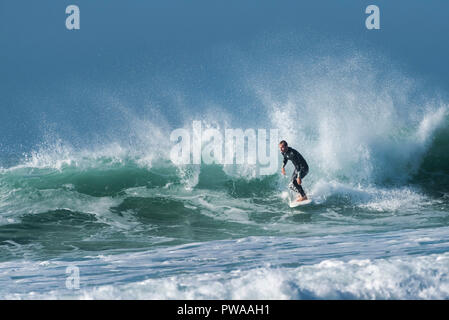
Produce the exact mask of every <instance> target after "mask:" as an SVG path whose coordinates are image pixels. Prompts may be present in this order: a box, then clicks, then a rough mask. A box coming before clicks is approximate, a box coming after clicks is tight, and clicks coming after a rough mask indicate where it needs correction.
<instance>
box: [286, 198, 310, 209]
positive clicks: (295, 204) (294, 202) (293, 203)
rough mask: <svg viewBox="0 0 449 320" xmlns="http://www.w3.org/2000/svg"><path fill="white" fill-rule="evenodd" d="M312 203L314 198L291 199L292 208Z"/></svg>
mask: <svg viewBox="0 0 449 320" xmlns="http://www.w3.org/2000/svg"><path fill="white" fill-rule="evenodd" d="M310 203H312V199H310V198H309V199H307V200H304V201H290V208H295V207H299V206H304V205H306V204H310Z"/></svg>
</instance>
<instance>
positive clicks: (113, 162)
mask: <svg viewBox="0 0 449 320" xmlns="http://www.w3.org/2000/svg"><path fill="white" fill-rule="evenodd" d="M258 59H259V57H257V56H255V57H251V61H252V63H254V64H255V65H259V61H258ZM260 59H262V58H260ZM263 59H264V61H265V64H266V65H270V66H273V67H272V68H269V70H268V69H263V70H253V72H250V74H249V75H248V72H247V71H245V72H243V71H242V70H243V69H242V64H243V65H245V64H246V63H245V62H242V58H241V57H240V59H239V60H238V61H237V60H236V61H237V62H233V63H231V67H230V70H231V71H230V73H232V74H233V77H234V78H233V79H234V81H235V82H236V83H238V85H239V86H240V90H243V91H245V97H246V99H247V100H248V101H251V103H252V105H257V108H256V107H254V108H253V107H248V108H247V109H244V108H243V109H242V108H240V107H239V105H238V104H236V105H232V104H231V105H227V104H226V102H227V101H219V102H217V103H206V102H203V105H206V104H207V105H208V106H207V107H204V108H199V109H195V108H194V107H191V108H189V106H186V105H185V103H186V102H185V101H184V100H183V99H182V97H180V93H179V92H176V93H175V94H173V95H174V97H172V100H170V101H172V103H173V105H172V108H171V109H169V110H168V111H167V112H166V113H164V112H163V111H161V110H160V108H158V107H155V106H152V105H150V106H146V107H145V108H143V111H142V110H140V111H136V110H135V109H133V107H129V108H128V107H127V106H126V103H125V102H123V101H120V99H118V98H117V97H114V96H113V97H111V98H107V99H106V100H105V101H104V103H98V102H97V104H98V105H94V106H92V108H93V109H95V108H98V110H101V109H102V108H103V109H104V108H107V110H108V114H107V115H105V118H107V119H106V120H104V121H105V122H103V123H97V124H95V125H92V126H90V127H87V128H86V127H85V126H80V127H79V128H77V127H76V125H72V126H71V128H70V130H69V129H68V124H67V123H66V122H64V120H63V119H61V118H59V117H60V116H58V115H54V118H53V119H52V118H51V115H50V116H49V118H50V119H48V118H47V120H46V122H45V123H44V128H43V129H42V132H43V134H42V139H41V141H40V142H39V143H37V144H36V145H34V146H33V147H32V148H31V149H30V150H27V151H26V152H25V153H24V154H23V150H22V149H21V148H18V149H17V150H15V151H14V146H13V145H10V146H7V148H6V149H8V150H9V152H8V153H6V154H8V157H6V158H5V156H3V157H2V158H1V164H2V168H1V169H0V282H1V284H2V285H1V286H0V288H1V289H0V297H2V298H8V299H15V298H25V299H29V298H56V297H66V298H94V299H95V298H150V299H151V298H163V299H166V298H168V299H171V298H178V299H179V298H181V299H184V298H187V299H191V298H200V299H202V298H204V299H209V298H212V299H215V298H219V299H222V298H225V299H228V298H230V299H234V298H237V299H254V298H255V299H258V298H263V299H272V298H274V299H301V298H317V299H321V298H326V299H342V298H350V299H390V298H398V299H403V298H423V299H434V298H437V299H447V298H449V290H448V282H447V277H446V276H445V275H446V274H447V272H448V271H449V270H448V269H449V267H448V266H449V264H448V263H447V260H448V256H447V252H448V246H447V244H448V239H447V230H448V228H449V220H448V218H447V217H448V212H449V167H448V163H449V159H448V154H449V153H448V151H449V108H448V105H447V103H445V101H444V100H443V99H439V98H436V97H435V96H433V95H426V94H424V93H423V89H422V87H421V86H420V84H419V83H418V82H417V81H412V80H411V79H410V78H409V77H407V76H406V75H404V74H403V73H401V72H400V71H395V68H394V67H392V66H391V64H388V63H386V62H385V61H381V63H382V68H380V69H379V67H378V66H379V64H378V63H379V61H377V60H375V59H374V60H373V58H371V57H369V56H363V55H362V54H355V55H350V56H347V55H346V56H345V55H343V56H339V57H334V58H329V57H323V56H320V57H314V58H310V57H302V58H298V59H293V60H292V59H284V58H279V57H278V56H276V57H273V58H270V57H268V58H267V57H266V56H264V57H263ZM270 59H271V60H272V61H271V60H270ZM243 60H244V59H243ZM274 61H276V62H274ZM236 70H240V72H235V71H236ZM245 70H248V67H247V69H245ZM379 70H380V71H379ZM233 98H236V97H233ZM198 99H199V98H198V97H197V100H198ZM173 110H178V111H179V110H188V112H186V111H184V112H183V113H182V112H173ZM67 112H69V113H70V111H69V110H67ZM92 113H94V112H92ZM92 113H91V114H92ZM173 114H176V119H175V117H174V116H171V115H173ZM217 114H220V120H217ZM99 119H101V117H100V118H99ZM193 120H198V121H201V122H202V124H203V125H204V127H209V128H217V129H219V130H223V129H225V128H243V129H247V128H254V129H257V128H266V129H270V128H276V129H279V133H280V137H281V139H285V140H287V141H288V142H289V144H290V145H291V146H292V147H294V148H296V149H297V150H299V151H300V152H301V153H302V154H303V155H304V157H305V158H306V159H307V161H308V163H309V166H310V173H309V175H308V176H307V177H306V178H305V179H304V187H305V190H306V192H307V193H308V194H309V195H311V197H312V198H313V200H314V203H313V205H311V206H307V207H303V208H300V209H297V210H291V209H290V208H289V207H288V205H287V198H288V197H289V196H290V195H289V193H288V191H287V190H288V189H287V187H286V186H287V184H288V180H287V179H285V178H284V177H282V176H281V175H279V174H273V175H266V176H260V175H258V174H257V168H258V166H257V165H249V164H244V165H219V164H213V165H206V164H201V165H174V164H173V163H172V162H171V161H170V158H169V153H170V144H169V143H168V137H169V136H170V133H171V131H172V130H174V129H176V128H179V127H183V128H186V129H188V130H190V129H191V124H192V121H193ZM89 121H90V122H92V120H89ZM90 122H89V123H90ZM100 122H101V121H100ZM62 127H63V128H64V129H62ZM104 128H110V129H107V130H106V131H104V130H105V129H104ZM111 128H114V129H111ZM270 143H274V144H275V148H277V143H278V141H271V142H270ZM3 147H4V146H3ZM11 150H13V151H11ZM276 150H277V149H276ZM279 159H280V158H279ZM287 169H288V171H289V172H288V173H291V171H292V168H291V164H289V165H288V167H287ZM70 265H75V266H77V267H79V268H80V272H81V278H82V279H83V277H85V278H84V279H88V280H85V282H83V280H82V281H81V289H80V291H71V290H69V289H67V290H66V289H61V286H62V287H63V286H64V283H65V280H66V276H67V275H66V273H65V268H66V267H67V266H70ZM96 268H97V269H96ZM98 268H102V269H104V270H106V271H104V272H103V273H100V274H99V273H97V272H96V271H95V270H98ZM12 269H14V270H15V271H14V279H15V280H17V283H15V284H14V286H12V285H11V279H12V278H11V277H12V271H11V270H12ZM192 272H194V273H195V275H194V276H193V277H192V276H191V275H190V274H191V273H192ZM36 274H39V275H40V276H36ZM179 283H184V284H185V285H183V286H180V285H179ZM268 288H270V290H268ZM29 292H32V293H29Z"/></svg>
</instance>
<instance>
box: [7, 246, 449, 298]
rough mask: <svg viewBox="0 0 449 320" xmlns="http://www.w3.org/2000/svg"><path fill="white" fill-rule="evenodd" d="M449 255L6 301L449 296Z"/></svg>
mask: <svg viewBox="0 0 449 320" xmlns="http://www.w3.org/2000/svg"><path fill="white" fill-rule="evenodd" d="M448 272H449V253H444V254H439V255H430V256H414V257H408V256H404V257H395V258H390V259H378V260H370V259H362V260H359V259H353V260H350V261H346V262H345V261H341V260H334V259H332V260H324V261H322V262H320V263H318V264H314V265H307V266H302V267H299V268H271V267H261V268H256V269H252V270H240V269H235V270H233V271H231V272H228V273H223V272H217V273H200V274H188V275H177V276H171V277H167V278H159V279H147V280H144V281H139V282H135V283H129V284H124V285H100V286H96V287H93V288H82V289H81V290H79V291H70V290H51V291H49V292H45V293H37V292H30V293H26V294H16V293H8V294H4V295H3V296H2V298H4V299H448V298H449V279H448V277H447V274H448Z"/></svg>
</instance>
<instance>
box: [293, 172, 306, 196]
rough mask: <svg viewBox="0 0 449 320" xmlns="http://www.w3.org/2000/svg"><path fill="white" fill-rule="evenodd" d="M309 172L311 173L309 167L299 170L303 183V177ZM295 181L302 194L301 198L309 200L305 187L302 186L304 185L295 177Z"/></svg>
mask: <svg viewBox="0 0 449 320" xmlns="http://www.w3.org/2000/svg"><path fill="white" fill-rule="evenodd" d="M307 173H309V168H304V169H303V170H301V171H300V172H299V177H300V178H301V183H302V179H303V178H304V177H305V176H306V175H307ZM295 183H296V184H297V188H298V192H299V193H300V194H301V200H307V195H306V193H305V192H304V189H303V188H302V186H301V185H300V184H298V182H297V181H296V179H295Z"/></svg>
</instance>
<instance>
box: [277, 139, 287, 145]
mask: <svg viewBox="0 0 449 320" xmlns="http://www.w3.org/2000/svg"><path fill="white" fill-rule="evenodd" d="M279 144H282V145H283V146H288V143H287V141H285V140H282V141H281V142H279Z"/></svg>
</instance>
